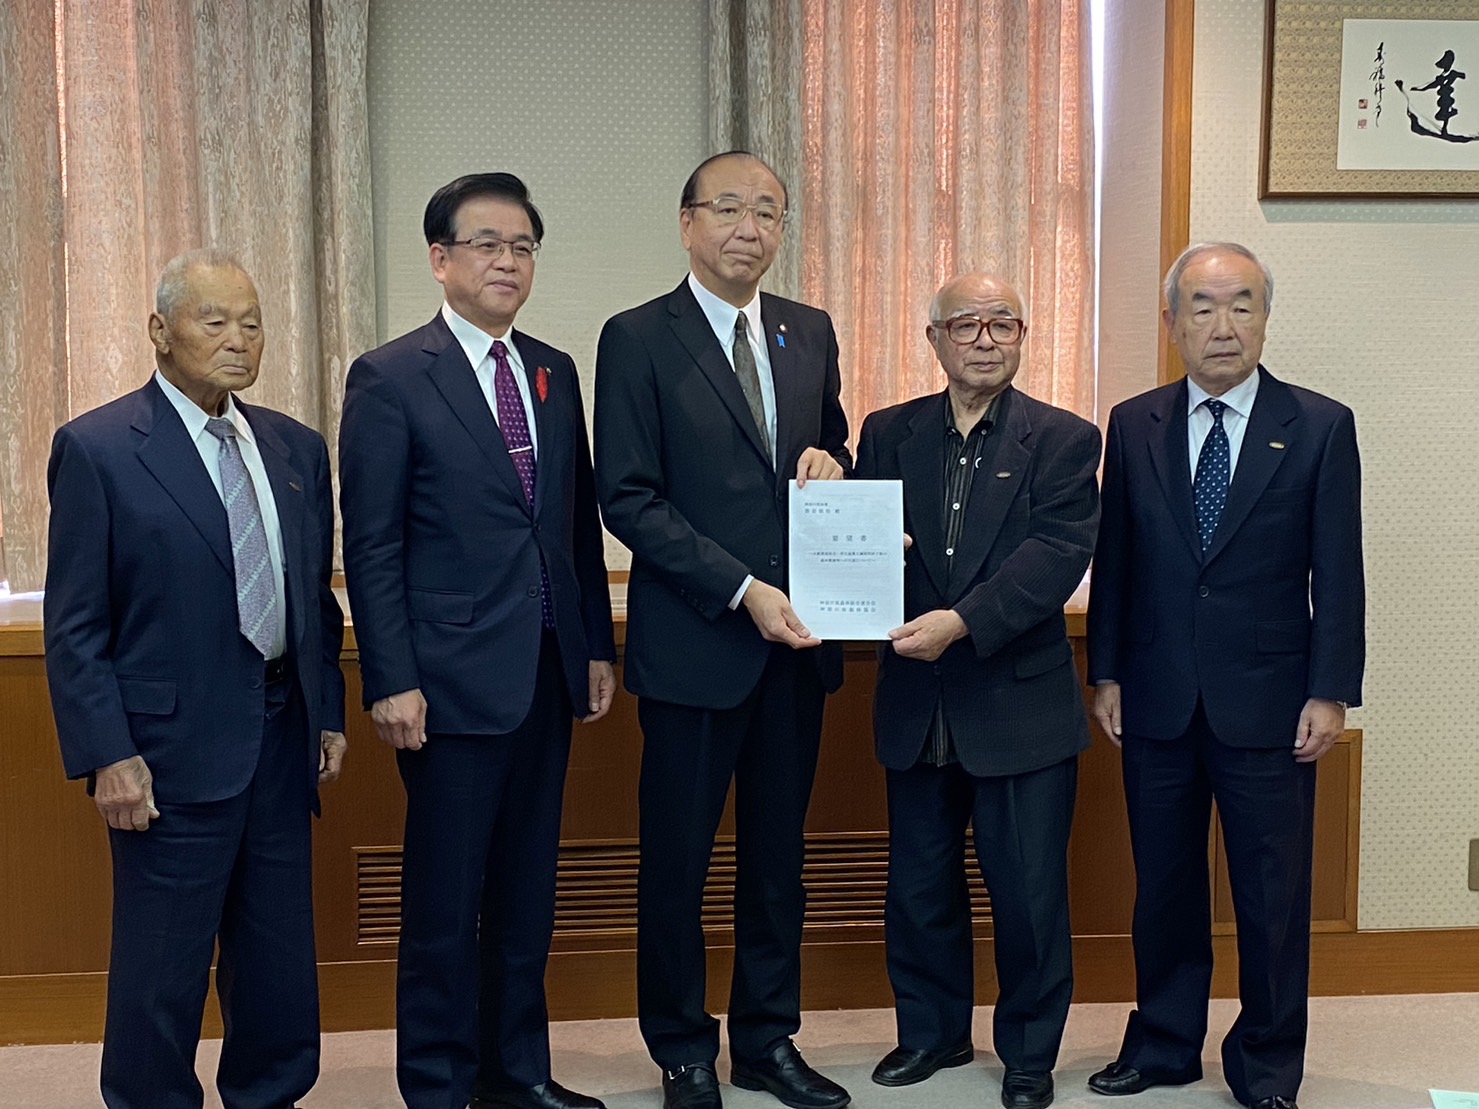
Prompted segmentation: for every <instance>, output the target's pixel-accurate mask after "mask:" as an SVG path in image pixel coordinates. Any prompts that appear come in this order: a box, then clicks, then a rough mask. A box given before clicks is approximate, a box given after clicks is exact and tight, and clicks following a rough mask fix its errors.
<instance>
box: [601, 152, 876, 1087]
mask: <svg viewBox="0 0 1479 1109" xmlns="http://www.w3.org/2000/svg"><path fill="white" fill-rule="evenodd" d="M785 217H786V189H785V186H784V185H782V184H781V182H780V180H779V179H778V178H777V177H776V175H775V174H774V173H773V172H772V171H771V170H770V168H769V167H768V166H766V165H765V163H764V162H762V161H760V160H759V159H758V158H756V157H754V156H753V155H751V154H747V153H744V152H738V151H731V152H730V153H727V154H721V155H718V156H717V157H714V158H711V159H709V160H708V161H706V162H704V163H703V164H702V165H700V166H699V167H698V169H696V170H695V171H694V172H693V174H692V176H690V177H689V179H688V183H687V184H686V185H685V186H684V188H683V193H682V197H681V200H680V203H679V212H678V230H679V234H680V235H681V237H682V241H683V245H684V247H685V248H686V249H687V251H688V256H689V262H690V273H689V275H688V276H687V277H686V278H685V279H684V280H683V281H682V282H680V283H679V285H678V287H677V288H676V289H674V290H673V291H672V292H670V293H666V294H664V295H663V296H660V297H658V298H657V299H656V300H652V301H649V302H648V303H646V304H644V305H642V306H640V307H638V308H634V309H632V310H630V311H628V312H623V313H622V314H620V315H618V316H615V317H613V318H612V319H611V320H608V321H607V323H606V326H605V328H604V329H603V331H602V333H601V340H600V345H599V347H598V350H597V355H596V414H595V427H596V436H595V439H596V475H597V484H598V487H599V489H600V495H601V507H602V511H603V514H604V516H605V520H606V526H607V527H608V528H609V529H610V530H611V532H612V534H613V535H615V536H616V537H617V538H618V539H620V540H621V541H622V542H623V543H625V544H626V545H627V546H628V547H629V548H631V551H632V569H631V578H630V582H629V585H628V612H629V616H628V621H627V641H626V666H625V677H626V684H627V688H629V689H630V690H631V691H632V692H633V693H635V694H636V695H637V697H638V704H637V712H638V717H639V719H640V721H641V724H642V734H643V740H644V742H643V749H642V771H641V784H640V795H639V796H640V805H641V817H640V832H641V864H640V870H639V876H638V880H637V1007H638V1015H639V1018H640V1024H641V1029H642V1034H643V1037H644V1038H645V1039H646V1041H647V1048H648V1051H649V1052H650V1053H651V1055H652V1058H653V1059H654V1060H655V1061H656V1062H657V1064H658V1066H660V1067H661V1068H662V1069H663V1079H662V1085H663V1103H664V1105H665V1106H667V1107H668V1109H717V1107H718V1106H719V1104H720V1094H719V1087H718V1082H717V1079H716V1077H715V1072H714V1060H715V1058H716V1057H717V1056H718V1053H719V1031H718V1022H717V1021H716V1020H715V1019H714V1018H713V1017H711V1016H710V1015H709V1014H708V1013H707V1012H706V1011H705V1008H704V931H703V924H702V921H701V911H702V904H703V889H704V880H705V877H706V874H707V872H708V865H709V855H710V853H711V851H712V849H713V845H714V834H715V832H716V830H717V829H718V826H719V817H720V813H721V812H722V811H723V808H724V799H725V796H726V794H727V793H728V792H729V786H730V781H731V780H733V781H734V783H735V810H734V815H735V829H734V832H735V851H736V877H735V883H736V889H735V898H734V915H735V921H734V945H735V946H734V977H733V979H732V983H731V987H730V994H729V1005H728V1014H729V1015H728V1025H729V1048H730V1059H731V1062H732V1064H733V1065H732V1068H731V1081H732V1082H733V1083H734V1084H735V1085H736V1086H740V1087H742V1088H744V1089H751V1090H761V1089H763V1090H768V1091H770V1092H771V1093H772V1094H774V1095H775V1096H776V1097H778V1098H779V1099H780V1100H781V1101H782V1102H784V1103H785V1104H786V1105H790V1106H796V1107H799V1109H808V1107H811V1109H837V1107H839V1106H842V1105H846V1104H847V1101H848V1095H847V1091H846V1090H844V1089H842V1087H840V1086H838V1085H837V1084H836V1083H834V1082H831V1081H829V1080H828V1079H826V1078H824V1077H823V1076H822V1075H820V1074H818V1073H817V1072H816V1071H814V1070H812V1069H811V1067H810V1066H808V1065H807V1064H806V1062H805V1061H804V1060H803V1059H802V1058H801V1055H800V1054H799V1053H798V1052H797V1050H796V1047H795V1045H794V1044H793V1043H792V1042H791V1036H792V1035H793V1034H794V1033H795V1032H796V1031H797V1029H798V1028H799V1027H800V1022H801V1016H800V987H801V972H800V947H801V929H802V916H803V911H804V907H805V894H804V892H803V890H802V886H801V866H802V858H803V854H804V844H803V839H802V825H803V822H804V820H805V817H806V808H807V803H808V801H809V800H810V797H811V785H812V778H813V776H814V775H815V772H816V762H817V750H818V747H819V744H820V737H821V725H822V703H823V700H824V696H825V694H826V693H827V692H829V691H832V690H835V689H836V688H837V687H838V685H840V684H841V681H842V654H841V650H840V649H839V647H838V646H837V645H835V644H831V645H822V644H821V643H820V641H819V640H817V639H815V638H814V637H813V636H812V635H811V634H810V632H808V631H807V629H806V627H805V626H804V625H803V624H802V623H801V621H800V619H799V618H798V617H797V615H796V613H795V611H794V610H793V609H792V608H791V604H790V601H789V600H788V599H787V596H786V511H787V509H786V490H787V487H788V482H789V481H790V480H791V479H792V478H795V479H797V480H798V481H802V482H804V481H806V480H808V479H812V480H817V479H823V480H825V479H835V478H840V477H842V476H843V475H844V473H845V472H846V470H847V469H848V468H849V467H850V466H851V462H852V459H851V455H850V454H849V453H848V450H847V418H846V416H845V415H844V414H843V411H842V405H841V403H840V402H839V399H838V393H839V388H840V386H839V375H838V368H837V340H836V336H835V335H834V334H833V331H832V321H831V320H830V319H829V318H828V317H827V315H826V314H825V313H824V312H820V311H818V310H817V309H815V308H809V307H807V306H806V305H803V304H797V303H795V302H793V301H789V300H784V299H782V298H780V297H774V296H770V295H769V294H761V293H760V292H759V291H758V290H759V286H760V279H761V277H763V276H764V274H765V272H766V270H768V269H769V268H770V264H771V262H772V261H774V259H775V255H776V250H777V249H778V248H779V246H780V242H781V234H782V231H783V229H784V225H785Z"/></svg>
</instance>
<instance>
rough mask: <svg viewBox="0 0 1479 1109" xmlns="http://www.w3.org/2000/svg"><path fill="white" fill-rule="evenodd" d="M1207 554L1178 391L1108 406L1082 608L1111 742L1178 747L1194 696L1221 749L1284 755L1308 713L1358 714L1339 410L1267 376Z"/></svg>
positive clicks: (1354, 542)
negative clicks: (1110, 699) (1130, 739)
mask: <svg viewBox="0 0 1479 1109" xmlns="http://www.w3.org/2000/svg"><path fill="white" fill-rule="evenodd" d="M1258 373H1260V374H1261V375H1262V378H1261V380H1260V381H1259V384H1258V394H1257V399H1256V400H1255V401H1254V404H1253V411H1252V413H1251V415H1250V416H1249V419H1248V426H1247V428H1246V430H1245V432H1244V435H1243V445H1242V449H1241V452H1240V453H1239V456H1238V463H1237V469H1236V470H1235V471H1234V472H1233V479H1232V484H1231V485H1230V486H1229V487H1228V494H1227V506H1226V507H1225V508H1224V509H1223V514H1222V518H1221V520H1220V521H1219V523H1218V525H1217V530H1216V532H1215V534H1214V535H1213V540H1212V545H1211V547H1210V548H1208V550H1207V552H1206V554H1205V555H1203V553H1202V550H1201V541H1200V540H1199V538H1198V534H1197V526H1196V515H1195V511H1194V509H1193V507H1192V493H1191V467H1190V461H1189V457H1188V447H1187V430H1186V419H1187V413H1186V404H1187V390H1186V382H1185V381H1184V380H1182V381H1179V382H1175V383H1173V384H1171V385H1166V386H1162V387H1161V388H1159V389H1155V390H1152V391H1151V392H1149V393H1145V394H1142V395H1141V396H1138V397H1134V398H1133V399H1131V400H1127V401H1125V402H1124V403H1123V404H1120V405H1117V406H1116V407H1115V409H1114V411H1113V412H1112V413H1111V414H1110V418H1109V436H1108V447H1107V449H1106V451H1105V459H1104V515H1103V521H1102V523H1101V525H1100V529H1099V546H1098V550H1097V551H1096V553H1095V556H1094V572H1093V580H1092V586H1091V589H1090V592H1089V619H1088V630H1089V680H1090V681H1099V680H1113V681H1117V682H1119V684H1120V687H1121V711H1122V713H1123V717H1122V719H1123V726H1124V731H1125V733H1126V734H1128V735H1135V736H1141V737H1144V738H1148V739H1173V738H1176V737H1178V736H1180V735H1182V734H1183V733H1184V732H1185V731H1186V728H1187V725H1188V724H1189V723H1190V722H1191V717H1192V713H1193V711H1194V710H1195V708H1196V703H1197V699H1198V697H1200V698H1201V700H1202V702H1203V704H1204V706H1205V709H1206V713H1207V720H1208V722H1209V723H1210V724H1211V726H1212V731H1213V732H1214V733H1215V734H1216V736H1217V738H1218V739H1220V740H1221V741H1222V742H1224V743H1227V744H1229V745H1231V746H1234V747H1287V746H1289V745H1290V744H1291V743H1292V742H1293V737H1294V734H1295V729H1296V727H1297V725H1298V723H1299V714H1300V711H1301V709H1302V708H1303V707H1304V703H1305V701H1306V700H1307V699H1308V698H1311V697H1319V698H1324V699H1327V700H1332V701H1345V702H1347V703H1349V704H1352V705H1355V704H1359V703H1360V700H1361V675H1362V670H1363V668H1364V665H1365V658H1366V630H1365V615H1366V603H1365V596H1366V591H1365V577H1364V573H1363V570H1362V555H1361V464H1360V457H1359V455H1358V453H1357V449H1356V424H1355V418H1354V417H1353V415H1352V414H1351V410H1350V409H1349V408H1346V407H1345V406H1344V405H1342V404H1338V403H1336V402H1335V401H1333V400H1331V399H1329V398H1328V397H1324V396H1321V395H1320V394H1319V393H1313V392H1311V391H1310V390H1308V389H1301V388H1299V387H1297V386H1293V385H1286V384H1285V383H1284V382H1282V381H1280V380H1278V379H1277V378H1276V377H1274V376H1273V375H1272V374H1270V373H1269V372H1268V371H1267V370H1266V369H1264V368H1263V367H1262V366H1260V367H1259V368H1258Z"/></svg>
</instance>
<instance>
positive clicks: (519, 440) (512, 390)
mask: <svg viewBox="0 0 1479 1109" xmlns="http://www.w3.org/2000/svg"><path fill="white" fill-rule="evenodd" d="M493 395H494V397H495V398H496V399H497V401H498V429H499V430H500V431H502V432H503V441H504V443H505V444H506V445H507V446H508V457H509V460H510V461H512V462H513V464H514V469H515V470H517V471H518V472H519V484H521V485H522V486H523V487H524V500H525V501H527V502H528V504H529V507H530V509H531V510H532V509H533V507H534V440H533V439H531V438H530V437H529V417H528V416H527V415H526V414H525V412H524V398H523V397H521V396H520V395H519V386H518V384H517V383H516V382H515V381H514V369H513V366H511V365H510V364H509V361H508V347H506V346H504V345H503V340H502V339H494V340H493ZM539 615H540V619H541V620H543V622H544V626H545V627H546V628H553V627H554V626H555V612H554V608H553V607H552V606H551V604H550V596H549V574H548V573H546V572H545V569H544V556H543V555H542V554H541V555H540V558H539Z"/></svg>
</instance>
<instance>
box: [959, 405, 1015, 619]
mask: <svg viewBox="0 0 1479 1109" xmlns="http://www.w3.org/2000/svg"><path fill="white" fill-rule="evenodd" d="M991 437H992V438H994V439H996V440H997V442H996V443H995V449H994V450H993V449H992V444H990V443H987V444H986V445H985V450H984V452H983V457H982V462H984V463H985V465H983V466H982V467H981V468H980V469H979V470H977V471H976V472H975V474H973V475H972V477H971V492H970V496H969V497H968V498H967V499H966V504H965V521H964V523H963V526H962V527H961V529H960V545H959V546H958V547H956V549H955V556H954V560H953V561H952V562H951V564H950V566H951V569H950V587H949V589H948V590H947V591H946V594H945V597H946V600H947V601H953V600H955V599H956V596H957V594H958V592H959V591H960V586H962V585H963V584H965V583H967V582H970V581H973V580H974V579H975V577H976V574H977V573H978V572H979V571H980V569H981V565H982V563H984V562H985V561H986V555H987V553H988V552H989V551H990V550H991V547H992V544H994V543H995V542H996V537H997V535H998V534H999V533H1000V532H1001V525H1002V523H1003V522H1004V521H1005V520H1006V518H1007V512H1008V511H1009V510H1010V508H1011V507H1012V502H1013V501H1014V500H1016V497H1017V492H1018V490H1020V489H1021V488H1022V482H1023V481H1024V480H1026V477H1027V465H1028V463H1029V462H1031V461H1032V450H1031V446H1030V441H1031V437H1032V425H1031V423H1030V422H1029V421H1028V419H1027V413H1026V412H1025V411H1024V410H1023V408H1022V406H1021V405H1019V404H1016V403H1014V397H1013V391H1012V390H1011V389H1008V390H1007V391H1006V392H1005V393H1004V394H1003V395H1002V398H1001V403H1000V405H999V406H998V409H997V427H995V428H993V429H992V430H991ZM944 507H945V506H944V504H943V502H942V503H941V505H940V511H941V512H943V511H944Z"/></svg>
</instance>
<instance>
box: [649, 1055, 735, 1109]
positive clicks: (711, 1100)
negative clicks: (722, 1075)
mask: <svg viewBox="0 0 1479 1109" xmlns="http://www.w3.org/2000/svg"><path fill="white" fill-rule="evenodd" d="M723 1105H724V1102H723V1101H721V1100H720V1098H719V1076H718V1075H716V1074H715V1073H714V1064H713V1063H690V1064H688V1066H686V1067H679V1068H678V1069H677V1070H672V1071H670V1070H664V1071H663V1072H662V1109H723Z"/></svg>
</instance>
